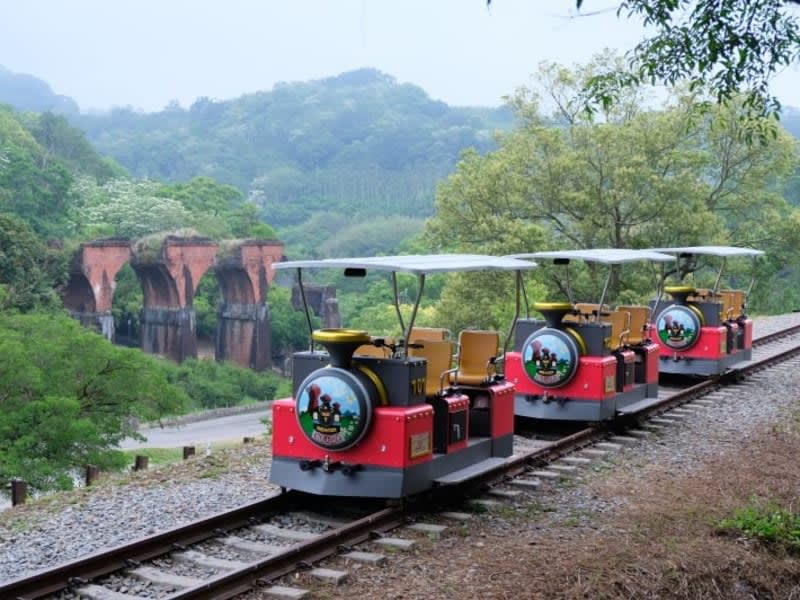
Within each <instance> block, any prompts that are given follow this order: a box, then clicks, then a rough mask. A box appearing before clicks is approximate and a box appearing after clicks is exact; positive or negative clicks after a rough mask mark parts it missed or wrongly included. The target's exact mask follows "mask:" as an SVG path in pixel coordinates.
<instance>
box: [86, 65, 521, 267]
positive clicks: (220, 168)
mask: <svg viewBox="0 0 800 600" xmlns="http://www.w3.org/2000/svg"><path fill="white" fill-rule="evenodd" d="M73 123H75V124H76V125H77V126H78V127H80V128H81V129H83V130H84V131H85V132H86V134H87V137H88V139H89V140H90V141H91V142H92V143H93V144H94V146H95V148H97V150H98V151H99V152H102V153H104V154H108V155H110V156H112V157H114V159H116V160H117V161H118V162H119V163H120V164H122V165H123V166H125V167H126V168H127V169H128V170H129V171H130V172H131V174H132V175H134V176H136V177H150V178H153V179H156V180H166V181H184V180H188V179H191V178H192V177H196V176H198V175H203V176H209V177H212V178H214V179H215V180H217V181H220V182H222V183H227V184H231V185H234V186H236V187H237V188H239V189H240V190H242V191H243V192H244V193H245V194H246V195H247V196H248V197H249V198H250V199H251V200H253V201H254V202H256V204H257V205H258V206H259V207H260V209H261V211H262V216H263V218H264V219H265V220H266V221H267V222H269V223H270V224H271V225H273V226H275V227H277V228H278V229H279V232H280V234H281V235H282V236H283V237H286V238H288V239H287V240H286V241H287V242H289V243H290V244H292V243H298V244H301V245H302V246H304V247H305V248H306V250H305V251H307V252H309V253H312V254H313V253H316V252H317V251H318V250H316V249H317V248H319V247H320V245H321V244H327V245H326V249H325V250H324V252H325V253H326V254H328V253H336V252H339V251H340V250H342V249H340V248H337V247H335V246H336V244H333V246H334V247H332V246H331V244H330V243H329V237H330V235H329V234H330V233H335V234H336V235H339V234H342V233H345V234H347V232H346V231H343V229H349V228H350V227H351V226H357V225H358V224H363V223H371V224H372V225H373V227H372V229H371V230H370V231H369V232H367V235H368V236H369V237H372V238H375V239H376V240H377V241H378V242H379V243H380V245H382V246H395V245H396V244H397V243H398V242H399V239H398V233H399V230H398V227H397V222H396V220H395V221H392V220H391V219H392V217H403V218H405V226H404V227H400V230H402V234H403V236H406V235H408V234H409V232H414V231H419V230H420V229H421V226H422V219H424V218H425V217H427V216H430V215H431V214H432V212H433V198H434V192H435V186H436V184H437V182H438V181H439V180H441V179H442V178H443V177H445V176H446V175H448V174H449V173H450V172H452V169H453V167H454V165H455V164H456V162H457V160H458V157H459V153H460V152H461V151H462V150H463V149H464V148H467V147H475V148H477V149H478V150H479V151H480V152H485V151H487V150H490V149H492V148H494V147H495V144H494V138H493V134H494V132H495V131H496V130H499V129H508V128H509V127H511V125H512V123H513V116H512V113H511V112H510V111H509V110H507V109H505V108H497V109H491V108H463V107H462V108H456V107H451V106H448V105H447V104H445V103H443V102H438V101H435V100H432V99H431V98H430V97H429V96H428V95H427V94H426V93H425V92H424V91H423V90H422V89H420V88H419V87H416V86H414V85H410V84H399V83H397V81H395V79H394V78H392V77H390V76H389V75H386V74H384V73H381V72H379V71H376V70H372V69H362V70H358V71H353V72H349V73H344V74H342V75H339V76H337V77H331V78H328V79H322V80H317V81H308V82H301V83H287V84H278V85H276V86H275V87H274V88H273V89H272V90H271V91H268V92H258V93H254V94H248V95H245V96H242V97H240V98H238V99H235V100H228V101H213V100H210V99H208V98H200V99H198V100H197V101H196V102H195V103H194V104H193V105H192V106H191V107H190V108H189V109H188V110H187V109H182V108H181V107H179V106H171V107H168V108H167V109H166V110H164V111H162V112H159V113H150V114H144V113H138V112H135V111H133V110H130V109H114V110H112V111H111V112H110V113H109V114H107V115H80V116H75V117H73ZM333 215H339V218H338V219H335V218H333ZM342 217H344V223H341V222H340V221H341V220H342ZM332 218H333V221H336V227H335V228H334V229H335V231H334V232H330V231H328V229H330V227H331V224H332V222H333V221H332ZM315 221H316V222H317V223H319V222H322V223H323V224H324V225H325V226H324V227H322V228H320V227H316V226H313V223H314V222H315ZM309 222H311V223H312V225H307V224H308V223H309ZM358 231H360V233H358ZM351 234H352V235H359V237H363V234H364V231H363V227H362V228H361V229H360V230H357V232H351ZM387 236H388V237H387ZM381 249H382V248H381V247H374V248H372V250H374V251H380V250H381ZM342 251H343V250H342Z"/></svg>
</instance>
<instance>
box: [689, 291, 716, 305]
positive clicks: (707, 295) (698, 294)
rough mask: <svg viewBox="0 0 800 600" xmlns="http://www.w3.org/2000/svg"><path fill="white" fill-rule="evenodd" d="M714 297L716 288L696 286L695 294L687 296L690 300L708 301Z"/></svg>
mask: <svg viewBox="0 0 800 600" xmlns="http://www.w3.org/2000/svg"><path fill="white" fill-rule="evenodd" d="M713 299H714V290H712V289H710V288H695V290H694V294H692V295H691V296H687V297H686V300H687V301H689V302H708V301H709V300H713Z"/></svg>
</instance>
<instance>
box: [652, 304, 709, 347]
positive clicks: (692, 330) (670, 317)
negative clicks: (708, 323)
mask: <svg viewBox="0 0 800 600" xmlns="http://www.w3.org/2000/svg"><path fill="white" fill-rule="evenodd" d="M700 326H701V322H700V317H699V316H698V315H697V313H696V312H695V311H694V310H692V307H689V306H683V305H673V306H669V307H667V308H665V309H664V310H663V311H661V314H660V315H659V316H658V322H657V330H658V338H659V340H661V342H662V343H663V344H664V345H665V346H667V347H669V348H672V349H673V350H686V349H688V348H691V347H692V345H694V343H695V342H696V341H697V338H698V334H699V333H700Z"/></svg>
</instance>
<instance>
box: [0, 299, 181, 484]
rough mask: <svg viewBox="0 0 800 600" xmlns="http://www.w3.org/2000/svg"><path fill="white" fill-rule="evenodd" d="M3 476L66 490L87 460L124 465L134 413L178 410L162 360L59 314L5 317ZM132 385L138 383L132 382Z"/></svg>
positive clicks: (0, 324) (0, 385) (0, 323)
mask: <svg viewBox="0 0 800 600" xmlns="http://www.w3.org/2000/svg"><path fill="white" fill-rule="evenodd" d="M0 355H2V356H3V360H2V361H0V407H2V414H3V418H2V419H0V480H2V481H8V480H9V479H10V478H12V477H18V476H22V477H24V479H25V480H26V481H27V482H28V483H29V484H30V485H31V486H32V487H33V488H34V489H51V488H69V487H71V486H72V477H71V473H72V472H73V471H74V470H75V469H78V468H81V467H82V466H83V465H85V464H86V463H94V464H98V465H100V466H103V467H110V466H115V465H119V460H120V458H121V455H120V453H119V451H118V450H116V447H117V445H118V444H119V442H120V441H121V440H122V439H123V438H124V437H127V436H130V435H136V432H135V430H134V429H133V421H132V418H138V419H143V420H153V419H157V418H160V417H162V416H165V415H168V414H176V413H178V412H180V410H181V408H182V406H183V405H184V404H186V403H188V399H187V397H186V395H185V394H184V393H183V392H182V390H180V389H179V388H176V387H174V386H172V385H170V384H169V383H168V382H167V380H166V378H165V375H164V373H163V371H162V369H161V367H160V366H159V363H158V361H157V359H154V358H153V357H149V356H147V355H145V354H142V353H141V352H140V351H138V350H131V349H127V348H120V347H116V346H113V345H112V344H111V343H110V342H108V341H107V340H106V339H105V338H104V337H102V336H100V335H97V334H96V333H93V332H91V331H88V330H86V329H85V328H83V327H81V326H80V324H78V322H77V321H74V320H72V319H70V318H68V317H66V316H61V315H41V314H38V315H35V314H32V315H0ZM133 382H135V384H132V383H133Z"/></svg>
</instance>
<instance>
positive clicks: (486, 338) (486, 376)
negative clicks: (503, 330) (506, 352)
mask: <svg viewBox="0 0 800 600" xmlns="http://www.w3.org/2000/svg"><path fill="white" fill-rule="evenodd" d="M458 345H459V352H458V366H457V367H456V369H455V370H454V372H453V373H452V374H451V376H450V380H451V382H453V383H455V384H461V385H481V384H483V383H486V382H487V381H489V380H491V379H492V377H493V376H494V374H495V372H496V371H495V361H496V360H497V357H498V354H499V352H500V334H499V333H498V332H496V331H476V330H466V331H462V332H461V333H460V334H459V336H458Z"/></svg>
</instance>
